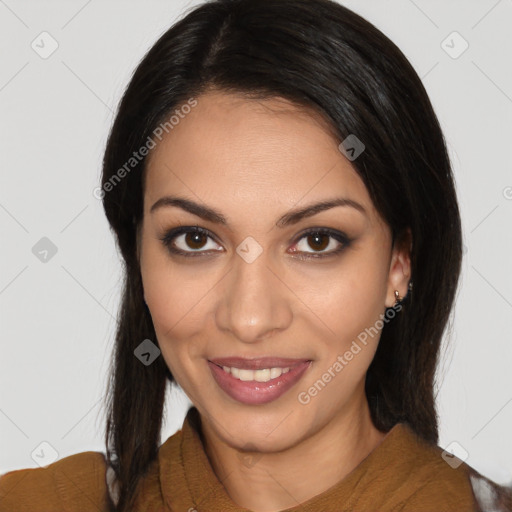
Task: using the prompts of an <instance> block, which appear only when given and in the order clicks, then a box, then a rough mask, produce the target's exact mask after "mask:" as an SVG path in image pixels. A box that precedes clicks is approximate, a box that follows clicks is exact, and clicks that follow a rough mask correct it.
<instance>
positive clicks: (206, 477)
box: [0, 407, 505, 512]
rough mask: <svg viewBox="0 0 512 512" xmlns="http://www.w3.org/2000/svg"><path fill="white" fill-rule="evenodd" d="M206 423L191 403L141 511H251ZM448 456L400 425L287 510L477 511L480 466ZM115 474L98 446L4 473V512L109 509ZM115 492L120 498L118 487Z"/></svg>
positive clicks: (148, 482) (154, 470) (0, 506)
mask: <svg viewBox="0 0 512 512" xmlns="http://www.w3.org/2000/svg"><path fill="white" fill-rule="evenodd" d="M200 424H201V423H200V416H199V413H198V411H197V409H195V408H194V407H191V408H190V409H189V411H188V413H187V416H186V418H185V421H184V422H183V426H182V429H181V430H179V431H178V432H176V433H175V434H174V435H172V436H170V437H169V438H168V439H167V441H165V442H164V443H163V444H162V445H161V446H160V448H159V451H158V457H157V459H155V461H154V462H153V463H152V465H151V467H150V470H149V472H148V474H147V475H146V477H145V478H144V479H143V480H142V482H141V487H140V493H139V500H138V502H137V506H136V508H135V510H136V511H137V512H250V511H248V509H245V508H241V507H240V506H238V505H237V504H236V503H234V502H233V501H232V500H231V498H230V497H229V495H228V494H227V492H226V490H225V488H224V486H223V485H222V483H221V482H220V481H219V480H218V479H217V477H216V475H215V473H214V472H213V470H212V467H211V465H210V463H209V459H208V457H207V455H206V453H205V451H204V448H203V444H202V441H201V436H200V428H201V427H200ZM442 453H443V450H442V449H441V448H440V447H438V446H432V445H430V444H428V443H426V442H424V441H423V440H422V439H420V438H419V437H418V436H416V434H415V433H414V432H413V431H412V430H411V429H410V427H408V426H407V425H406V424H405V423H397V424H396V425H395V426H394V427H393V428H392V429H391V430H390V431H389V432H388V434H387V436H386V437H385V438H384V439H383V441H382V442H381V443H380V444H379V445H378V446H377V447H376V448H375V449H374V450H373V451H372V452H371V453H370V454H369V455H368V456H367V457H366V458H365V459H364V460H363V461H362V462H361V463H360V464H359V465H358V466H357V467H356V468H355V469H353V470H352V471H351V472H350V473H349V474H348V475H347V476H346V477H345V478H343V479H342V480H341V481H340V482H338V483H337V484H335V485H334V486H332V487H331V488H330V489H328V490H326V491H325V492H323V493H321V494H319V495H317V496H315V497H313V498H311V499H310V500H308V501H307V502H304V503H302V504H300V505H297V506H296V507H293V508H288V509H286V512H356V511H357V512H376V511H378V512H399V511H401V512H405V511H407V512H444V511H447V512H448V511H449V512H452V511H453V512H477V511H479V510H480V508H479V507H478V505H477V501H476V500H475V495H474V492H473V488H472V485H471V482H470V478H469V476H470V471H473V472H474V470H472V468H471V467H470V466H468V465H466V464H465V463H461V464H460V465H459V466H458V467H456V468H455V467H452V466H456V464H451V465H450V464H448V462H446V460H445V459H443V457H442ZM445 458H446V457H445ZM459 462H460V461H459ZM111 471H112V470H111V469H110V470H109V471H108V472H107V465H106V463H105V457H104V455H103V454H102V453H101V452H92V451H88V452H82V453H78V454H75V455H71V456H68V457H65V458H63V459H61V460H58V461H56V462H54V463H53V464H50V465H48V466H46V467H44V468H30V469H20V470H15V471H11V472H9V473H6V474H4V475H2V476H1V477H0V512H25V511H31V512H32V511H38V512H46V511H48V512H53V511H55V512H57V511H58V512H64V511H65V512H79V511H80V512H82V511H86V510H91V511H100V512H103V511H106V510H107V499H108V493H109V485H107V479H108V475H109V474H110V473H111ZM110 494H111V495H113V496H114V499H115V489H112V488H110ZM504 510H505V509H504Z"/></svg>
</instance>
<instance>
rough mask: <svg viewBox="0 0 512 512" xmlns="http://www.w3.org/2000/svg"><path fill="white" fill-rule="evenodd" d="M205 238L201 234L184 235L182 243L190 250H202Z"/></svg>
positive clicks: (190, 233)
mask: <svg viewBox="0 0 512 512" xmlns="http://www.w3.org/2000/svg"><path fill="white" fill-rule="evenodd" d="M207 238H208V237H207V236H206V235H204V234H203V233H198V232H194V233H192V232H189V233H186V234H185V238H184V241H185V244H186V245H187V246H188V247H189V248H190V249H202V248H203V246H204V244H205V243H206V239H207Z"/></svg>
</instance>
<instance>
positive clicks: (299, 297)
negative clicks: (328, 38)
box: [138, 91, 410, 512]
mask: <svg viewBox="0 0 512 512" xmlns="http://www.w3.org/2000/svg"><path fill="white" fill-rule="evenodd" d="M197 100H198V104H197V106H195V107H194V108H193V109H192V111H191V112H190V113H189V114H188V115H187V116H186V117H185V118H184V119H183V120H181V121H180V123H179V124H178V125H177V126H175V127H174V129H173V130H172V131H169V133H168V134H166V135H165V137H164V138H163V139H162V141H161V142H159V143H158V145H157V146H156V148H155V149H154V150H152V152H151V154H150V157H149V160H148V165H147V169H146V176H145V187H144V217H143V222H142V226H141V230H140V237H139V240H138V242H139V259H140V265H141V273H142V279H143V286H144V296H145V300H146V303H147V304H148V307H149V310H150V312H151V316H152V319H153V322H154V326H155V330H156V333H157V338H158V343H159V346H160V349H161V352H162V356H163V357H164V360H165V362H166V364H167V365H168V367H169V369H170V370H171V372H172V374H173V376H174V377H175V379H176V381H177V382H178V383H179V384H180V386H181V387H182V388H183V390H184V391H185V393H186V394H187V395H188V397H189V398H190V400H191V401H192V403H193V404H194V405H195V406H196V407H197V409H198V410H199V412H200V414H201V420H202V434H203V438H204V440H203V442H204V444H205V450H206V453H207V455H208V458H209V460H210V463H211V466H212V469H213V471H214V472H215V474H216V475H217V477H218V478H219V480H221V481H222V483H223V485H224V486H225V488H226V490H227V493H228V494H229V496H230V497H231V499H232V500H233V501H234V502H235V503H236V504H238V505H239V506H241V507H245V508H248V509H250V510H253V511H255V512H273V511H278V510H283V509H286V508H289V507H294V506H297V505H298V504H299V503H303V502H305V501H307V500H308V499H310V498H312V497H313V496H316V495H318V494H320V493H322V492H324V491H326V490H327V489H329V488H330V487H331V486H333V485H335V484H336V483H337V482H339V481H340V480H341V479H343V478H344V477H345V476H346V475H347V474H348V473H350V472H351V471H352V470H353V469H354V468H355V467H356V466H357V465H358V464H359V463H360V462H361V461H362V460H363V459H364V458H365V457H366V456H367V455H368V454H369V453H370V452H371V451H372V450H374V449H375V447H376V446H378V445H379V444H380V443H381V442H382V440H383V438H384V437H385V435H386V433H384V432H380V431H379V430H378V429H377V428H376V427H375V426H374V425H373V423H372V421H371V417H370V412H369V408H368V403H367V400H366V396H365V393H364V381H365V375H366V372H367V369H368V366H369V365H370V363H371V361H372V359H373V356H374V354H375V351H376V349H377V345H378V341H379V338H380V331H379V334H378V335H375V336H373V337H369V339H368V343H367V344H366V345H363V344H361V343H359V345H360V346H361V347H362V349H361V351H360V352H358V353H357V355H355V356H354V357H353V359H352V360H351V361H350V362H348V364H347V365H346V366H345V367H344V368H343V371H341V372H339V373H337V374H336V376H335V377H334V378H332V379H331V381H330V382H328V383H327V385H326V386H325V387H324V388H323V389H322V390H321V391H320V392H318V394H317V395H316V396H314V397H311V400H310V401H309V403H307V404H302V403H300V402H299V401H298V398H297V397H298V394H299V393H300V392H304V391H307V390H308V388H309V387H310V386H312V385H313V384H314V383H315V382H316V381H318V379H321V378H322V375H323V374H324V373H325V372H326V371H327V370H328V369H329V368H330V367H332V366H333V363H334V362H335V361H336V360H337V358H338V356H339V355H343V354H344V353H345V352H346V351H347V350H349V348H350V346H351V344H352V342H353V341H354V340H356V339H357V336H358V334H360V333H361V332H363V331H364V330H365V328H369V327H371V326H374V325H375V323H376V322H377V320H379V319H380V318H382V316H381V315H384V312H385V308H386V307H391V306H392V305H393V304H394V303H395V296H394V290H398V291H399V293H400V295H401V296H402V297H403V296H404V295H405V294H406V292H407V285H408V283H409V278H410V252H409V249H410V240H408V243H405V244H401V245H400V246H398V245H397V246H395V247H392V246H391V232H390V229H389V227H388V226H387V225H386V224H385V222H384V221H383V220H382V218H381V217H380V216H379V214H378V213H377V211H376V210H375V209H374V206H373V203H372V201H371V199H370V196H369V194H368V192H367V189H366V187H365V185H364V183H363V182H362V180H361V179H360V178H359V176H358V175H357V173H356V172H355V170H354V168H353V167H352V164H351V162H350V161H349V160H348V159H347V158H345V156H344V155H343V154H342V153H341V152H340V151H339V149H338V145H339V142H340V141H339V140H336V138H335V137H334V136H333V134H332V132H331V131H330V130H329V128H328V126H327V124H326V123H325V122H324V121H323V119H322V118H321V117H320V116H319V115H318V114H316V113H314V112H311V111H307V110H305V109H304V108H300V109H299V108H297V107H296V106H294V105H293V104H291V103H289V102H288V101H286V100H284V99H279V98H273V99H268V100H258V101H256V100H251V99H247V98H245V97H243V96H242V95H234V94H227V93H223V92H220V91H209V92H207V93H204V94H203V95H201V96H200V97H198V98H197ZM365 142H368V141H365ZM166 195H173V196H180V197H183V198H187V199H190V200H192V201H195V202H198V203H200V204H202V205H207V206H209V207H211V208H215V209H216V210H218V211H219V212H221V213H222V215H224V217H225V218H226V220H227V226H223V225H220V224H216V223H213V222H211V221H206V220H203V219H201V218H200V217H198V216H196V215H194V214H192V213H189V212H186V211H184V210H182V209H181V208H179V207H176V206H165V207H161V208H158V209H156V210H154V211H153V212H151V211H150V209H151V206H152V205H153V204H154V203H155V202H156V201H157V200H158V199H160V198H161V197H163V196H166ZM337 197H347V198H350V199H352V200H354V201H357V202H358V203H360V204H361V205H362V206H363V207H364V209H365V210H366V214H362V213H360V212H359V211H358V210H356V209H354V208H351V207H347V206H341V207H340V206H338V207H334V208H331V209H329V210H325V211H322V212H320V213H317V214H316V215H314V216H311V217H308V218H305V219H303V220H301V221H300V222H299V223H297V224H295V225H290V226H287V227H277V226H276V225H275V224H276V221H277V219H278V218H279V217H281V216H282V215H283V214H285V213H287V212H289V211H290V210H292V209H298V208H302V207H305V206H307V205H309V204H311V203H316V202H319V201H322V200H329V199H333V198H337ZM180 225H183V226H195V225H198V226H200V227H203V228H205V229H208V230H209V231H210V232H211V233H212V234H213V237H214V238H208V237H203V239H201V238H200V239H199V241H197V240H196V241H195V245H194V240H195V239H193V238H192V239H190V238H189V243H188V244H187V242H186V239H185V235H181V236H178V237H177V238H175V239H174V243H175V244H176V245H178V247H179V248H181V249H182V250H184V251H189V252H193V251H196V252H197V251H205V252H206V251H207V252H210V253H211V254H210V256H205V255H204V253H203V256H201V255H199V256H196V257H184V256H179V255H173V254H172V253H170V252H169V250H168V248H167V247H166V246H165V245H164V244H163V243H162V241H161V240H160V238H161V237H162V236H164V235H165V233H166V232H167V231H168V230H170V229H171V228H175V227H178V226H180ZM307 228H330V229H332V230H336V231H340V232H342V233H345V234H346V235H347V236H348V237H349V239H352V241H351V242H350V244H349V245H345V247H344V250H343V251H342V252H341V253H339V254H337V255H333V256H327V257H325V258H323V259H320V258H318V259H310V260H300V259H298V258H297V254H296V253H295V254H294V253H292V252H290V251H291V250H292V249H293V248H295V249H297V250H300V251H302V253H303V254H304V253H305V254H306V255H307V254H315V253H322V252H323V253H328V252H330V251H332V250H334V249H336V248H338V247H340V246H343V244H342V243H340V242H338V241H336V239H334V238H329V237H328V236H326V237H324V238H322V239H320V242H321V244H323V245H321V247H318V246H315V245H314V243H315V241H314V240H313V241H312V242H311V243H308V237H302V238H301V237H300V236H301V234H302V232H303V231H304V230H305V229H307ZM248 236H251V237H253V238H254V239H255V240H256V241H257V242H258V243H259V244H260V246H261V248H262V249H263V252H262V253H261V254H260V255H259V256H258V257H257V258H256V260H255V261H253V262H252V263H247V262H246V261H245V260H244V259H243V258H241V257H240V256H239V255H238V254H237V252H236V248H237V247H238V246H239V244H241V242H242V241H243V240H244V239H245V238H246V237H248ZM216 249H218V251H215V250H216ZM223 356H241V357H247V358H254V357H259V356H278V357H291V358H298V359H310V360H312V365H311V367H310V368H309V369H308V371H307V372H306V373H305V374H304V375H303V377H302V379H301V380H300V381H299V382H298V383H296V384H295V386H294V387H293V388H292V389H291V390H289V391H288V392H287V393H285V394H284V395H282V396H281V397H279V398H278V399H277V400H274V401H273V402H270V403H267V404H262V405H246V404H242V403H240V402H237V401H235V400H233V399H232V398H230V397H229V396H228V395H226V394H225V393H224V391H223V390H222V389H221V388H220V387H219V386H218V385H217V384H216V382H215V380H214V379H213V376H212V374H211V372H210V370H209V367H208V365H207V360H208V359H210V358H215V357H223ZM248 446H250V447H251V455H252V456H253V459H252V460H253V461H254V463H252V464H249V465H248V464H247V462H246V461H247V459H244V457H243V456H244V455H245V454H246V453H245V451H244V450H246V449H247V447H248ZM304 461H307V464H305V463H304ZM311 468H314V471H311Z"/></svg>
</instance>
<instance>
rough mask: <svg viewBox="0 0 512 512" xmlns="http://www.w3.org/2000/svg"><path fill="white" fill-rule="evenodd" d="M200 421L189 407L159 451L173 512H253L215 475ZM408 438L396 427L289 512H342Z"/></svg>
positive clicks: (402, 428) (403, 428) (163, 481)
mask: <svg viewBox="0 0 512 512" xmlns="http://www.w3.org/2000/svg"><path fill="white" fill-rule="evenodd" d="M200 433H201V418H200V415H199V412H198V410H197V409H196V408H195V407H191V408H190V409H189V410H188V412H187V415H186V417H185V421H184V422H183V427H182V429H181V435H174V436H171V437H170V438H169V439H168V440H167V441H166V442H165V443H164V444H163V445H162V447H161V449H160V450H159V466H160V485H161V490H162V495H163V498H164V500H165V502H166V505H167V507H168V508H169V509H170V510H183V511H190V512H206V511H207V512H251V511H250V510H249V509H246V508H242V507H240V506H238V505H237V504H236V503H234V502H233V501H232V500H231V498H230V496H229V495H228V493H227V491H226V489H225V487H224V486H223V484H222V482H221V481H219V479H218V478H217V476H216V475H215V473H214V471H213V468H212V467H211V464H210V461H209V459H208V456H207V455H206V452H205V450H204V445H203V442H202V440H201V434H200ZM404 438H407V439H408V440H409V442H413V439H414V432H412V431H411V430H410V429H409V428H408V427H407V425H406V424H404V423H397V424H396V425H395V426H394V427H393V428H392V429H391V430H390V431H389V432H388V433H387V435H386V437H385V438H384V439H383V440H382V441H381V443H380V444H379V445H378V446H377V447H376V448H374V449H373V450H372V452H370V454H369V455H367V457H366V458H365V459H363V460H362V461H361V462H360V463H359V464H358V466H357V467H356V468H354V469H353V470H352V471H351V472H350V473H349V474H348V475H347V476H346V477H345V478H343V479H342V480H341V481H340V482H338V483H336V484H335V485H334V486H332V487H331V488H329V489H327V490H326V491H324V492H322V493H321V494H318V495H317V496H314V497H313V498H311V499H309V500H308V501H307V502H304V503H302V504H300V505H298V506H297V507H292V508H288V509H286V512H299V511H300V512H317V511H318V510H322V511H323V512H338V511H339V509H340V508H339V507H340V504H346V503H347V501H348V500H349V499H350V496H351V494H352V493H354V491H356V490H357V489H359V488H360V486H362V485H366V483H367V482H366V478H365V476H366V475H367V473H368V470H369V469H370V468H371V469H372V471H371V474H373V475H374V474H375V472H377V473H379V472H380V471H384V470H385V469H386V468H387V467H388V464H389V462H390V460H393V458H394V457H393V456H394V455H395V456H396V450H397V448H398V447H399V445H403V442H404Z"/></svg>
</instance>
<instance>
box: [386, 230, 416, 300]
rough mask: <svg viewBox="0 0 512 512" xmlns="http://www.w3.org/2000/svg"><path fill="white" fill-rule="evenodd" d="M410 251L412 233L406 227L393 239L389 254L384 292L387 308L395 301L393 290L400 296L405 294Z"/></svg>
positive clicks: (409, 265)
mask: <svg viewBox="0 0 512 512" xmlns="http://www.w3.org/2000/svg"><path fill="white" fill-rule="evenodd" d="M411 252H412V234H411V229H410V228H409V227H408V228H406V229H405V231H404V232H403V233H402V235H401V236H399V237H397V239H396V240H395V243H394V246H393V251H392V254H391V263H390V266H389V275H388V289H387V293H386V307H388V308H391V307H393V306H394V305H395V303H396V298H395V290H398V293H399V294H400V297H402V298H403V297H405V296H406V295H407V289H408V287H409V281H410V280H411Z"/></svg>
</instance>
